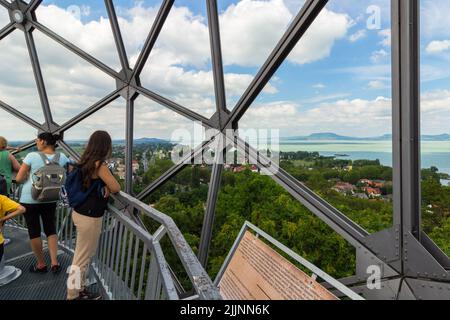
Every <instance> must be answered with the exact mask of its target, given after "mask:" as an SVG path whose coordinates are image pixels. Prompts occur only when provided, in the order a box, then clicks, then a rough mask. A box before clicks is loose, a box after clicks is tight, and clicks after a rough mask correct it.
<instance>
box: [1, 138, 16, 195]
mask: <svg viewBox="0 0 450 320" xmlns="http://www.w3.org/2000/svg"><path fill="white" fill-rule="evenodd" d="M13 150H14V149H12V148H10V147H8V141H7V140H6V139H5V138H4V137H0V176H3V177H4V179H5V180H6V186H7V187H6V194H4V195H5V196H8V195H9V194H10V193H11V183H12V174H13V172H19V169H20V163H19V162H18V161H17V160H16V158H15V157H14V155H12V154H11V153H10V152H9V151H13Z"/></svg>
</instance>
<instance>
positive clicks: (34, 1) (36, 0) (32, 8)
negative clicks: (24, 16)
mask: <svg viewBox="0 0 450 320" xmlns="http://www.w3.org/2000/svg"><path fill="white" fill-rule="evenodd" d="M42 1H43V0H31V1H30V3H29V4H28V7H27V9H26V10H25V13H27V12H29V11H31V12H33V11H35V10H36V9H37V7H39V5H40V4H41V3H42Z"/></svg>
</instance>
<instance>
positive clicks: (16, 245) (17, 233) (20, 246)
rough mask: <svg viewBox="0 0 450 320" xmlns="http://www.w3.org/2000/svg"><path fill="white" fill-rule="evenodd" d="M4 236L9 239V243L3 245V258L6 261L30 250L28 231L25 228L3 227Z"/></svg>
mask: <svg viewBox="0 0 450 320" xmlns="http://www.w3.org/2000/svg"><path fill="white" fill-rule="evenodd" d="M4 236H5V238H7V239H11V243H10V244H8V245H7V246H6V247H5V257H4V258H5V259H6V261H8V260H10V259H14V258H16V257H21V256H23V255H25V254H27V253H30V252H31V247H30V243H29V239H28V232H27V231H26V230H21V229H16V228H11V227H5V229H4Z"/></svg>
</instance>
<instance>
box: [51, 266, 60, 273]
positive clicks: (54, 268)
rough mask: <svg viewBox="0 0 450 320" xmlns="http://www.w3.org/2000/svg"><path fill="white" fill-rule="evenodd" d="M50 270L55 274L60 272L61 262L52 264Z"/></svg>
mask: <svg viewBox="0 0 450 320" xmlns="http://www.w3.org/2000/svg"><path fill="white" fill-rule="evenodd" d="M50 270H51V271H52V273H53V274H59V273H60V272H61V266H60V265H59V264H58V265H56V266H52V267H51V269H50Z"/></svg>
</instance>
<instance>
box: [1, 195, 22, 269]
mask: <svg viewBox="0 0 450 320" xmlns="http://www.w3.org/2000/svg"><path fill="white" fill-rule="evenodd" d="M25 211H26V210H25V208H24V207H22V206H21V205H20V204H18V203H16V202H14V201H12V200H10V199H9V198H7V197H5V196H2V195H0V262H1V261H2V259H3V253H4V248H3V247H4V245H3V243H4V242H5V240H4V239H3V225H4V224H5V222H6V221H8V220H10V219H13V218H15V217H17V216H19V215H21V214H24V213H25ZM7 213H9V215H6V214H7Z"/></svg>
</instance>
